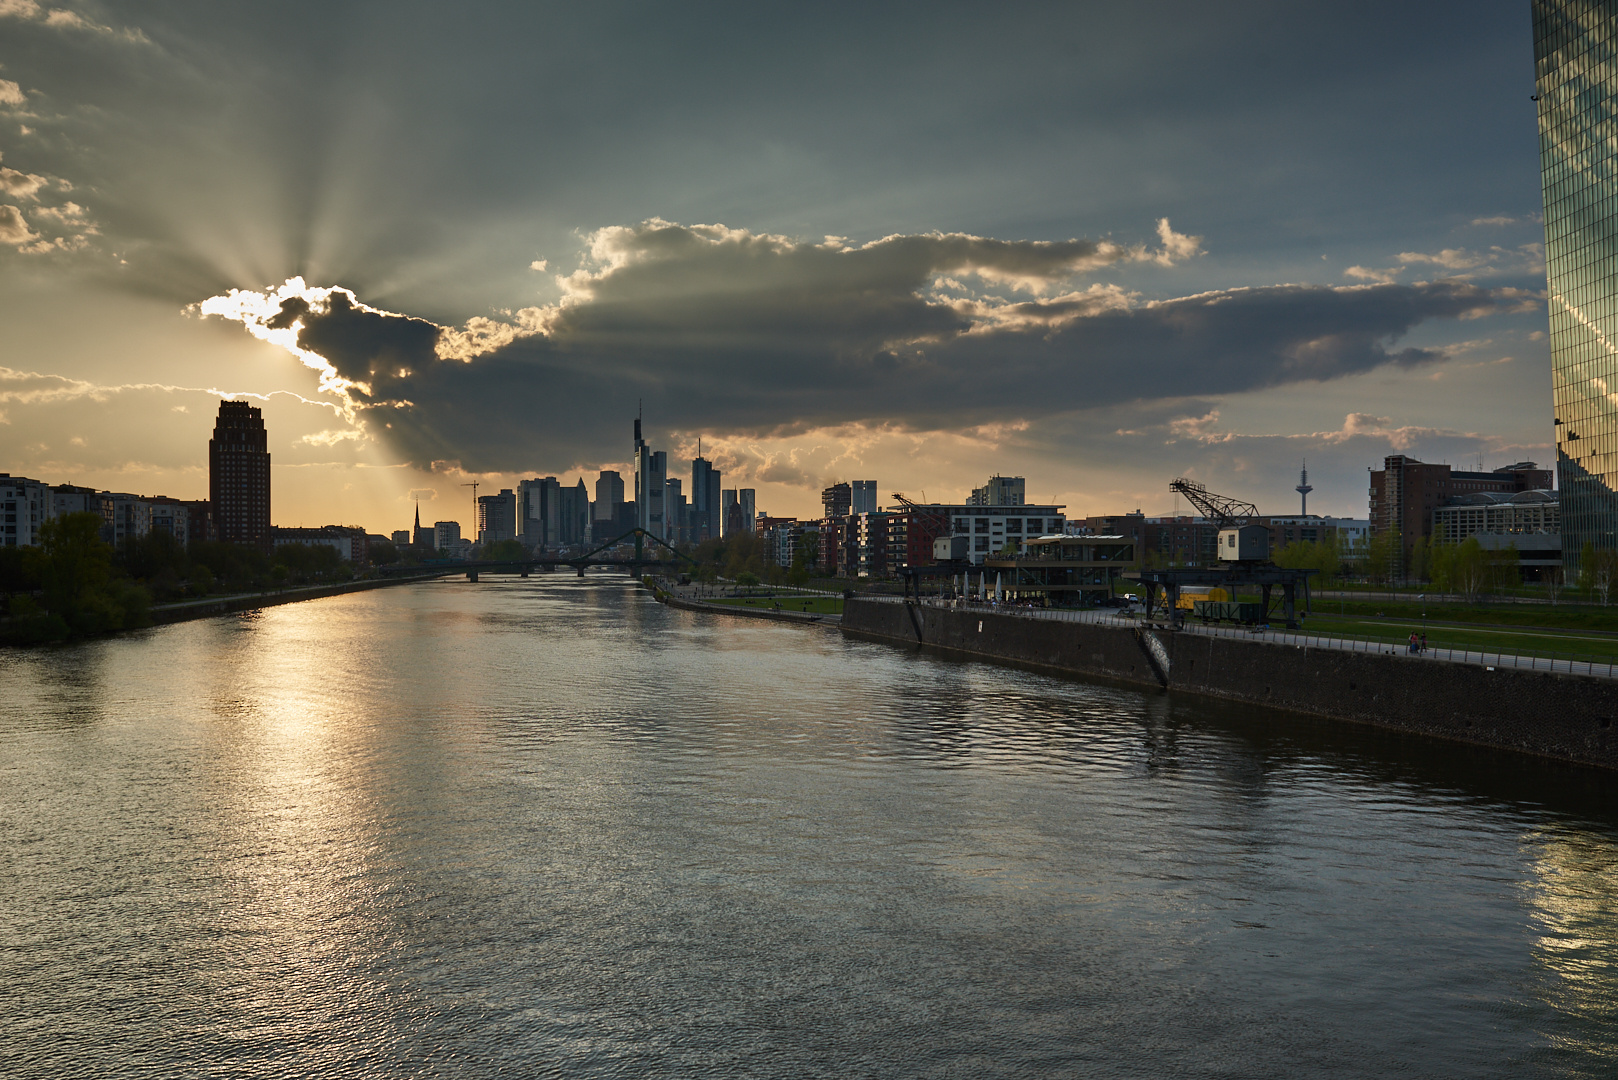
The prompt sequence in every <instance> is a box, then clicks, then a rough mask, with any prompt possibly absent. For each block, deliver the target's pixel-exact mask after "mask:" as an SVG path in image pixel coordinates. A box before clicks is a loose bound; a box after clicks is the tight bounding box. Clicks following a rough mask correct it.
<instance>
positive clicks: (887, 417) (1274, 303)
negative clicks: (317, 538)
mask: <svg viewBox="0 0 1618 1080" xmlns="http://www.w3.org/2000/svg"><path fill="white" fill-rule="evenodd" d="M1159 237H1160V239H1161V240H1162V242H1163V246H1162V248H1161V249H1154V250H1148V249H1146V248H1145V247H1144V246H1140V245H1134V246H1131V245H1123V244H1115V243H1112V242H1110V241H1106V242H1099V241H1088V240H1068V241H1059V242H1047V241H1001V240H992V239H986V238H982V237H976V236H968V235H964V234H943V233H929V234H921V235H910V236H889V237H884V238H882V239H880V240H875V241H872V242H870V243H866V244H861V245H849V244H847V243H846V242H841V241H838V242H836V243H828V242H824V241H821V242H812V241H801V240H794V239H792V238H789V237H782V236H775V235H769V234H762V233H753V232H749V231H747V230H743V229H732V228H727V227H725V226H722V225H704V226H680V225H675V224H672V223H669V222H666V221H661V220H653V221H648V222H646V223H643V224H642V225H640V226H624V227H613V228H608V229H602V230H598V231H597V232H595V233H593V234H591V235H590V236H588V237H587V238H586V243H585V250H584V253H583V257H582V259H581V265H580V266H579V268H578V269H577V270H575V271H573V272H572V273H569V274H561V275H557V277H556V282H557V284H558V286H559V288H560V289H561V294H562V295H561V297H560V299H559V301H558V302H557V303H556V304H553V305H548V306H543V307H533V308H526V309H523V310H521V311H517V312H513V313H511V314H510V315H509V316H506V317H504V318H503V319H501V320H495V319H489V318H480V319H475V320H472V321H470V322H469V323H467V324H466V325H465V326H463V327H460V328H455V327H445V326H439V325H436V324H434V323H432V322H429V321H427V320H424V319H420V318H415V317H412V316H409V315H405V314H398V313H393V312H388V311H384V310H382V309H379V308H375V307H371V306H369V305H367V304H365V303H363V302H362V301H360V300H359V299H358V298H357V297H356V296H355V295H354V294H353V293H352V292H351V291H349V290H347V289H342V288H338V287H311V286H308V285H307V284H306V283H304V282H303V281H302V280H300V279H293V280H291V281H288V282H287V283H286V284H284V285H282V286H280V287H278V288H275V289H270V290H265V291H263V292H254V291H250V290H233V291H232V292H230V293H229V294H226V295H222V296H216V297H212V298H210V299H208V300H206V301H204V302H202V303H201V304H199V305H197V310H198V312H199V313H201V314H203V315H216V316H221V317H224V318H229V319H233V320H236V321H238V322H241V323H242V324H243V325H244V326H245V327H246V328H247V329H248V330H249V331H250V332H251V333H253V334H254V335H255V336H257V337H260V338H262V339H264V340H266V341H272V342H274V343H276V344H278V345H280V346H282V347H283V348H285V349H287V350H288V351H289V352H291V353H292V354H293V355H295V356H297V357H298V358H299V359H300V360H301V361H302V362H303V363H305V364H306V365H308V366H309V367H310V368H312V369H314V370H315V371H317V372H319V374H320V384H321V389H322V390H323V391H324V392H326V393H328V394H331V395H334V396H335V398H336V399H337V400H339V401H340V402H341V403H342V405H341V407H342V408H343V410H344V411H345V413H346V414H347V415H348V416H350V417H351V418H352V419H353V420H354V422H355V423H357V424H366V425H370V424H374V423H375V422H377V421H380V422H381V426H380V427H378V428H374V429H373V430H375V431H376V433H377V434H379V435H381V436H382V437H384V438H386V439H388V440H389V441H390V442H392V443H393V444H394V445H395V446H396V448H397V449H398V450H399V451H400V452H401V453H403V454H404V455H406V457H407V458H408V459H409V460H410V461H412V462H415V463H417V464H418V465H422V466H430V465H431V463H432V462H434V461H453V462H460V463H461V464H462V466H463V467H465V468H467V469H470V470H473V471H480V472H482V471H498V470H510V471H513V472H515V471H525V470H529V469H534V468H555V467H558V466H559V465H560V464H562V463H570V464H578V463H587V462H592V461H602V460H605V461H617V460H621V459H622V457H623V455H624V448H623V447H622V446H621V445H620V444H621V443H622V442H624V440H623V438H622V436H621V430H620V429H621V427H622V425H624V424H625V423H626V421H625V420H624V417H627V416H630V415H632V414H633V411H634V408H635V403H636V402H637V400H640V399H644V400H645V401H646V403H647V406H648V411H649V412H650V413H651V414H652V415H653V416H654V417H659V418H666V420H665V422H664V423H661V424H658V425H657V426H658V427H660V428H662V429H664V430H668V429H669V428H673V429H675V431H676V432H677V433H678V432H689V433H696V432H721V433H730V434H737V433H752V434H754V435H765V434H768V435H771V436H773V437H779V436H781V435H783V434H787V433H791V432H802V431H808V430H812V429H817V428H828V427H834V426H836V425H840V424H865V425H879V426H880V425H885V426H888V427H891V428H895V429H900V430H912V431H940V430H950V431H958V430H962V429H967V428H979V427H982V426H984V425H996V424H1005V423H1008V422H1012V421H1023V420H1028V419H1030V418H1036V417H1038V416H1042V415H1051V414H1054V413H1059V412H1063V411H1070V410H1073V409H1080V408H1097V407H1105V406H1107V405H1108V404H1109V403H1120V402H1126V401H1132V400H1153V399H1167V398H1185V397H1190V396H1194V395H1218V394H1229V393H1237V392H1241V391H1247V390H1256V389H1261V388H1264V387H1271V386H1279V385H1283V384H1287V383H1296V382H1311V381H1326V380H1331V379H1336V378H1341V377H1344V376H1347V375H1352V374H1356V373H1359V372H1364V371H1368V370H1371V369H1374V368H1377V367H1381V366H1385V365H1396V366H1403V367H1409V366H1413V365H1419V364H1427V363H1436V362H1440V361H1442V360H1443V359H1445V357H1446V353H1445V352H1444V351H1443V350H1439V349H1429V348H1414V347H1403V348H1401V347H1398V341H1399V339H1400V338H1401V337H1403V336H1404V335H1405V334H1407V333H1408V332H1409V331H1410V330H1411V329H1413V328H1414V327H1416V326H1418V325H1420V324H1422V323H1424V322H1427V321H1429V320H1433V319H1459V318H1469V317H1480V316H1483V315H1487V314H1491V313H1495V312H1500V311H1511V310H1520V309H1521V308H1522V306H1523V305H1524V304H1525V303H1527V304H1530V305H1531V304H1533V303H1534V302H1535V299H1534V298H1533V297H1532V296H1530V295H1529V294H1527V293H1525V292H1523V291H1521V290H1510V289H1496V290H1489V289H1484V288H1481V287H1478V286H1475V285H1472V284H1469V283H1465V282H1459V281H1444V282H1435V283H1417V284H1412V285H1397V284H1374V285H1350V286H1337V287H1330V286H1315V285H1275V286H1267V287H1260V288H1238V289H1224V290H1217V291H1211V292H1204V293H1198V294H1195V295H1191V296H1183V297H1177V298H1172V299H1158V300H1148V299H1143V298H1141V297H1139V296H1136V295H1133V294H1130V293H1127V292H1125V291H1124V290H1122V289H1120V288H1118V287H1116V286H1113V285H1108V284H1103V283H1095V284H1091V285H1089V286H1079V285H1077V284H1076V283H1075V282H1073V281H1072V279H1073V278H1074V277H1076V276H1079V275H1082V274H1085V273H1090V272H1094V271H1095V270H1098V269H1103V268H1105V267H1107V266H1109V265H1114V264H1118V263H1121V262H1125V261H1138V262H1144V261H1153V262H1156V261H1159V258H1160V256H1161V257H1163V258H1166V259H1168V260H1169V261H1171V262H1172V261H1175V260H1178V259H1181V258H1185V257H1189V254H1188V253H1190V252H1194V251H1196V250H1200V249H1199V248H1198V247H1197V246H1196V243H1195V240H1194V238H1191V237H1183V238H1182V237H1180V236H1179V234H1175V233H1173V232H1172V230H1170V229H1169V228H1168V227H1167V225H1166V224H1163V225H1161V226H1160V229H1159ZM1008 285H1009V286H1010V287H1011V288H1012V289H1013V290H1015V291H1024V292H1027V293H1029V294H1032V295H1031V296H1030V297H1029V298H1028V299H1017V300H1012V299H1007V298H1005V297H1003V296H1000V295H997V294H996V293H995V292H994V291H993V290H994V289H995V288H997V287H1005V286H1008ZM757 467H758V469H759V471H760V472H761V473H762V472H763V471H767V470H768V471H772V472H773V473H776V474H779V475H783V476H784V475H788V474H789V473H791V472H792V470H793V469H794V466H793V463H792V462H791V461H779V462H769V463H760V464H758V466H757ZM796 468H797V469H798V471H800V472H804V471H806V469H805V467H803V466H796Z"/></svg>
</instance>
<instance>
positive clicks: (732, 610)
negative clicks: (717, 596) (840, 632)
mask: <svg viewBox="0 0 1618 1080" xmlns="http://www.w3.org/2000/svg"><path fill="white" fill-rule="evenodd" d="M648 588H651V589H652V595H653V596H655V597H657V599H658V600H659V601H661V602H662V603H665V604H667V605H668V606H669V607H675V608H681V609H683V610H685V611H706V612H710V613H712V614H714V615H740V616H741V617H743V618H746V619H771V620H773V621H775V622H790V623H804V624H808V625H810V626H829V627H833V628H835V627H836V626H837V623H838V617H837V616H836V615H807V614H805V613H804V612H801V611H785V610H783V611H774V610H771V609H769V608H750V607H742V606H740V605H738V604H705V603H703V602H702V601H701V600H687V599H686V598H685V597H683V596H677V595H675V594H674V593H671V592H664V591H663V590H662V589H659V588H656V587H655V586H648Z"/></svg>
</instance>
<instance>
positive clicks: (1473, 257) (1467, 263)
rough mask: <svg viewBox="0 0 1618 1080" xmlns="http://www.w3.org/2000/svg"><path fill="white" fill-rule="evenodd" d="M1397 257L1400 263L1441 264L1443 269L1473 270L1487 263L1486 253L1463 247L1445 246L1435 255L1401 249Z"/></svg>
mask: <svg viewBox="0 0 1618 1080" xmlns="http://www.w3.org/2000/svg"><path fill="white" fill-rule="evenodd" d="M1398 259H1399V261H1400V262H1402V263H1406V264H1409V263H1431V264H1433V265H1434V266H1441V267H1443V268H1444V269H1445V270H1475V269H1477V268H1478V267H1480V266H1483V265H1485V264H1487V263H1488V261H1489V257H1488V256H1487V255H1479V254H1477V253H1475V252H1470V251H1467V250H1466V249H1465V248H1445V249H1444V250H1443V251H1440V252H1438V253H1437V254H1435V255H1427V254H1423V253H1422V252H1419V251H1401V252H1400V253H1399V255H1398Z"/></svg>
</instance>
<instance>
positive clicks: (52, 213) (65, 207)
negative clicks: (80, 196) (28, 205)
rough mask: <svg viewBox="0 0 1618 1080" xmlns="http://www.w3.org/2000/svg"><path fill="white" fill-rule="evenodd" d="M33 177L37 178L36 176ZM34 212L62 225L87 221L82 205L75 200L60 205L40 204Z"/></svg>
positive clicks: (79, 224)
mask: <svg viewBox="0 0 1618 1080" xmlns="http://www.w3.org/2000/svg"><path fill="white" fill-rule="evenodd" d="M35 179H38V178H37V177H36V178H35ZM34 213H35V214H36V215H37V216H39V217H45V218H50V219H51V220H52V221H57V222H60V223H61V224H63V225H76V226H84V225H88V224H89V222H88V220H87V219H86V217H85V212H84V207H82V206H80V205H79V204H78V203H76V202H67V203H63V204H62V205H61V206H42V207H40V208H39V209H38V210H35V211H34Z"/></svg>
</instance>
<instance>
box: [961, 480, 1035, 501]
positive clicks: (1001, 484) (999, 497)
mask: <svg viewBox="0 0 1618 1080" xmlns="http://www.w3.org/2000/svg"><path fill="white" fill-rule="evenodd" d="M1026 487H1027V485H1026V484H1025V483H1024V481H1023V478H1022V477H1020V476H1000V475H999V474H998V473H997V474H996V475H994V476H991V477H989V482H988V483H987V484H984V485H983V486H982V487H980V488H973V489H972V494H971V495H969V496H967V499H966V505H967V506H1026V505H1027V504H1028V499H1027V498H1026V497H1025V495H1024V491H1025V490H1026Z"/></svg>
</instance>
